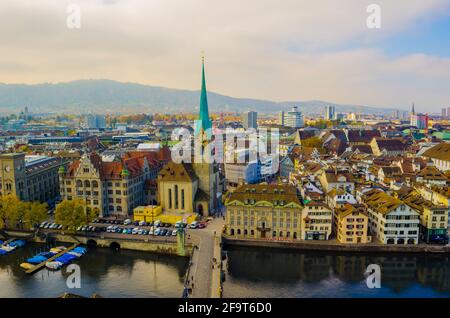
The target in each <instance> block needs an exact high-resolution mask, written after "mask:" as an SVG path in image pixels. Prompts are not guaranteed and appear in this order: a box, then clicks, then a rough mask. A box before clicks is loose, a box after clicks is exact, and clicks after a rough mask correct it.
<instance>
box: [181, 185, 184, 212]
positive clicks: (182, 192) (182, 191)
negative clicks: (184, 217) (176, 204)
mask: <svg viewBox="0 0 450 318" xmlns="http://www.w3.org/2000/svg"><path fill="white" fill-rule="evenodd" d="M181 209H182V210H184V189H181Z"/></svg>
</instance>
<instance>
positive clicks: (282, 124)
mask: <svg viewBox="0 0 450 318" xmlns="http://www.w3.org/2000/svg"><path fill="white" fill-rule="evenodd" d="M278 124H279V125H280V126H284V110H282V111H280V113H279V115H278Z"/></svg>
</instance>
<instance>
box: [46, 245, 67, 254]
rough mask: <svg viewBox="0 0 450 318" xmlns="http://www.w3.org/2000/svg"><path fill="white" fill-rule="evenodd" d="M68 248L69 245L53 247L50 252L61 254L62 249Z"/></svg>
mask: <svg viewBox="0 0 450 318" xmlns="http://www.w3.org/2000/svg"><path fill="white" fill-rule="evenodd" d="M66 249H67V247H65V246H58V247H53V248H51V249H50V252H52V253H55V254H59V253H61V252H62V251H64V250H66Z"/></svg>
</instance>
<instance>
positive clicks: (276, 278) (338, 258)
mask: <svg viewBox="0 0 450 318" xmlns="http://www.w3.org/2000/svg"><path fill="white" fill-rule="evenodd" d="M227 252H228V270H226V272H227V273H226V281H225V283H224V285H223V288H224V292H223V295H224V297H290V298H292V297H450V256H449V255H411V254H410V255H392V254H388V255H373V254H369V255H361V254H353V255H349V254H346V255H342V254H330V253H312V252H308V253H305V252H297V251H289V250H274V249H255V248H244V247H233V248H231V247H228V251H227ZM369 264H378V265H379V266H380V269H381V275H380V286H381V288H379V289H377V288H374V289H369V288H368V287H367V284H366V276H365V275H364V272H365V271H366V268H367V266H368V265H369Z"/></svg>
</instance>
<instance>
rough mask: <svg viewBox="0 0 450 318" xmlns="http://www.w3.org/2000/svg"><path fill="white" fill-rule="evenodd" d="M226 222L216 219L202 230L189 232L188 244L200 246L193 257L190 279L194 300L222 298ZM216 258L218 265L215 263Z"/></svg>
mask: <svg viewBox="0 0 450 318" xmlns="http://www.w3.org/2000/svg"><path fill="white" fill-rule="evenodd" d="M223 224H224V221H223V219H222V218H215V219H213V221H211V222H209V223H208V226H207V227H206V228H204V229H201V230H191V231H188V236H190V238H188V242H190V243H193V244H195V245H197V246H198V249H196V250H195V251H194V254H193V257H192V268H191V271H190V276H191V277H189V278H188V279H189V281H190V285H189V286H188V287H192V281H193V282H194V286H193V289H192V295H191V297H192V298H209V297H220V265H219V264H220V262H221V257H220V255H221V249H220V235H221V231H222V227H223ZM213 258H216V263H213Z"/></svg>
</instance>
